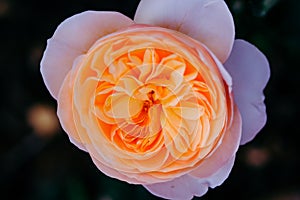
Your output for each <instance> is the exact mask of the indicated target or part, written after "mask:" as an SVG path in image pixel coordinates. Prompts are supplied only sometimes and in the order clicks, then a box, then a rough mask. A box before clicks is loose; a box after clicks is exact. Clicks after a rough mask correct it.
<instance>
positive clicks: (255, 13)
mask: <svg viewBox="0 0 300 200" xmlns="http://www.w3.org/2000/svg"><path fill="white" fill-rule="evenodd" d="M226 2H227V3H228V6H229V8H230V10H231V11H232V14H233V16H234V19H235V25H236V35H237V36H236V37H237V38H243V39H245V40H248V41H250V42H251V43H253V44H255V45H256V46H257V47H259V48H260V49H261V51H262V52H264V53H265V55H266V56H267V57H268V59H269V62H270V65H271V72H272V75H271V79H270V82H269V84H268V86H267V88H266V90H265V95H266V104H267V112H268V122H267V125H266V126H265V127H264V129H263V130H262V131H261V133H260V134H259V135H258V136H257V137H256V139H255V140H254V141H252V142H251V143H249V144H247V145H245V146H242V147H241V148H240V150H239V152H238V154H237V159H236V163H235V166H234V168H233V171H232V173H231V175H230V176H229V178H228V179H227V180H226V181H225V183H224V184H223V185H222V186H220V187H217V188H216V189H214V190H209V192H208V193H207V194H206V195H205V196H204V197H203V198H201V199H227V198H235V199H246V200H248V199H249V200H250V199H251V200H252V199H272V200H290V199H291V200H296V199H300V157H299V154H300V148H299V146H300V145H299V142H300V141H299V139H300V137H299V134H300V128H299V127H300V126H299V119H300V118H299V114H300V105H299V104H300V101H299V91H300V89H299V88H300V61H299V60H300V59H299V58H300V1H299V0H228V1H226ZM138 3H139V0H109V1H103V0H73V1H61V0H52V1H40V0H27V1H24V0H23V1H22V0H0V66H1V68H0V69H1V71H0V81H1V84H0V91H1V92H2V97H1V98H0V101H1V103H0V113H1V114H0V122H1V126H0V134H1V141H0V142H1V145H0V159H1V165H0V199H21V200H22V199H30V200H31V199H32V200H40V199H42V200H50V199H51V200H52V199H66V200H89V199H91V200H119V199H159V198H156V197H154V196H152V195H151V194H150V193H148V192H147V191H146V190H145V189H144V188H143V187H142V186H136V185H129V184H127V183H124V182H121V181H118V180H114V179H111V178H109V177H107V176H105V175H103V174H102V173H101V172H100V171H98V170H97V168H96V166H94V164H93V163H92V161H91V159H90V158H89V156H88V154H86V153H85V152H83V151H80V150H79V149H77V148H76V147H75V146H74V145H72V144H71V143H70V142H69V140H68V137H67V135H66V134H65V133H64V132H63V131H62V129H61V128H60V126H59V124H58V122H57V118H56V115H55V112H56V102H55V100H54V99H52V97H51V96H50V95H49V93H48V91H47V90H46V88H45V86H44V84H43V81H42V78H41V75H40V72H39V62H40V59H41V56H42V53H43V50H44V49H45V45H46V40H47V38H50V37H51V36H52V34H53V32H54V31H55V29H56V27H57V25H58V24H59V23H60V22H62V21H63V20H64V19H66V18H67V17H70V16H72V15H74V14H76V13H79V12H82V11H85V10H114V11H119V12H121V13H123V14H125V15H127V16H129V17H131V18H132V17H133V16H134V12H135V9H136V7H137V5H138ZM195 199H196V198H195Z"/></svg>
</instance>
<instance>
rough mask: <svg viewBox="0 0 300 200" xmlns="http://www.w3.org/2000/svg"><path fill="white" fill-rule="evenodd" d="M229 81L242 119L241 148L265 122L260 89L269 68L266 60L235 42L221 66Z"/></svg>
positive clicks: (238, 41)
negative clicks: (229, 76)
mask: <svg viewBox="0 0 300 200" xmlns="http://www.w3.org/2000/svg"><path fill="white" fill-rule="evenodd" d="M225 68H226V69H227V70H228V72H229V73H230V75H231V76H232V79H233V94H234V100H235V102H236V104H237V106H238V108H239V111H240V113H241V115H242V123H243V126H242V139H241V144H245V143H247V142H249V141H251V140H252V139H253V138H254V137H255V135H256V134H257V133H258V132H259V131H260V129H261V128H262V127H263V126H264V125H265V123H266V120H267V115H266V107H265V104H264V95H263V89H264V88H265V86H266V84H267V82H268V80H269V77H270V68H269V63H268V60H267V59H266V57H265V56H264V55H263V54H262V53H261V52H260V51H259V50H258V49H257V48H256V47H255V46H253V45H252V44H250V43H248V42H246V41H244V40H236V41H235V43H234V46H233V50H232V53H231V55H230V57H229V58H228V60H227V61H226V63H225Z"/></svg>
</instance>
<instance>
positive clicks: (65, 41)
mask: <svg viewBox="0 0 300 200" xmlns="http://www.w3.org/2000/svg"><path fill="white" fill-rule="evenodd" d="M133 23H134V22H133V21H132V20H131V19H130V18H128V17H126V16H124V15H122V14H120V13H118V12H97V11H86V12H83V13H80V14H77V15H74V16H72V17H70V18H68V19H66V20H65V21H63V22H62V23H61V24H60V25H59V26H58V28H57V30H56V31H55V33H54V35H53V37H52V38H51V39H49V40H48V43H47V47H46V50H45V52H44V55H43V59H42V61H41V73H42V76H43V79H44V81H45V84H46V86H47V88H48V90H49V92H50V94H51V95H52V96H53V97H54V98H55V99H56V98H57V95H58V91H59V89H60V87H61V84H62V82H63V80H64V78H65V76H66V74H67V73H68V71H69V70H70V69H71V68H72V64H73V62H74V60H75V58H76V57H77V56H79V55H81V54H84V53H85V52H87V50H88V49H89V48H90V47H91V46H92V44H93V43H95V42H96V41H97V40H98V39H99V38H101V37H103V36H105V35H107V34H110V33H113V32H115V31H117V30H119V29H122V28H125V27H128V26H130V25H132V24H133Z"/></svg>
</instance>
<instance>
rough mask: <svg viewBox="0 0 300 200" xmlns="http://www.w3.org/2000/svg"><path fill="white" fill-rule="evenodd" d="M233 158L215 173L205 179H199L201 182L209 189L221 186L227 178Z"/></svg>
mask: <svg viewBox="0 0 300 200" xmlns="http://www.w3.org/2000/svg"><path fill="white" fill-rule="evenodd" d="M234 160H235V156H233V157H232V158H231V159H230V160H228V161H227V163H226V164H225V165H224V166H223V167H221V168H220V169H219V170H218V171H217V172H215V173H214V174H213V175H211V176H209V177H207V178H200V179H199V180H202V182H204V183H207V184H208V186H209V187H211V188H214V187H217V186H219V185H221V184H222V183H223V182H224V181H225V180H226V179H227V178H228V176H229V174H230V172H231V170H232V167H233V165H234Z"/></svg>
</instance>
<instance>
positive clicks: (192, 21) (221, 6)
mask: <svg viewBox="0 0 300 200" xmlns="http://www.w3.org/2000/svg"><path fill="white" fill-rule="evenodd" d="M134 21H135V22H137V23H142V24H149V25H154V26H161V27H165V28H169V29H173V30H177V31H180V32H182V33H184V34H187V35H189V36H191V37H193V38H194V39H196V40H198V41H200V42H202V43H203V44H205V45H206V46H207V47H208V48H209V49H210V50H211V51H213V52H214V54H216V56H217V57H218V58H219V60H220V61H221V62H222V63H224V62H225V61H226V59H227V58H228V56H229V54H230V52H231V49H232V45H233V42H234V35H235V31H234V23H233V18H232V15H231V13H230V11H229V9H228V7H227V5H226V3H225V2H224V1H223V0H189V1H183V0H151V1H150V0H141V2H140V4H139V6H138V8H137V11H136V14H135V17H134Z"/></svg>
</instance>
